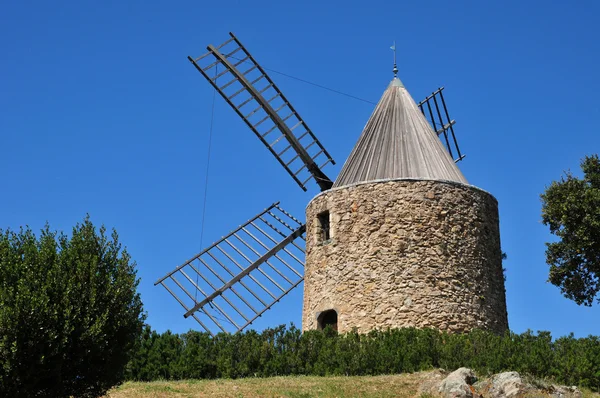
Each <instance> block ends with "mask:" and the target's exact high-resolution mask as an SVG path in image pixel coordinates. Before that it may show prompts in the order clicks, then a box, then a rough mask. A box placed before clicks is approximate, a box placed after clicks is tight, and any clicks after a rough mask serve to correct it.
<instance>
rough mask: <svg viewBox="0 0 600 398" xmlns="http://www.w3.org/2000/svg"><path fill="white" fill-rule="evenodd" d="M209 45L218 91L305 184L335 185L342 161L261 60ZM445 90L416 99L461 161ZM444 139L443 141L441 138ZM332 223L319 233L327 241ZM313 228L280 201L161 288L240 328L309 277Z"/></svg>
mask: <svg viewBox="0 0 600 398" xmlns="http://www.w3.org/2000/svg"><path fill="white" fill-rule="evenodd" d="M229 35H230V38H229V39H228V40H227V41H225V42H224V43H222V44H220V45H218V46H213V45H209V46H208V47H207V50H208V52H207V53H205V54H204V55H201V56H199V57H197V58H193V57H188V59H189V61H190V62H191V63H192V64H193V66H194V67H195V68H196V69H197V70H198V71H199V72H200V73H201V74H202V76H204V78H205V79H206V80H207V81H208V82H209V83H210V84H211V85H212V86H213V87H214V89H215V90H216V91H217V92H219V94H220V95H221V96H222V97H223V99H224V100H225V101H226V102H227V103H228V104H229V105H230V106H231V108H233V110H234V111H235V112H236V113H237V114H238V115H239V117H240V118H242V120H243V121H244V122H245V123H246V125H247V126H248V127H249V129H250V130H251V131H252V132H253V133H254V134H255V135H256V137H257V138H258V139H259V140H260V141H261V142H262V143H263V144H264V145H265V146H266V148H267V149H268V150H269V152H271V154H272V155H273V156H274V157H275V159H276V160H277V161H278V162H279V164H280V165H281V166H282V167H283V168H284V169H285V170H286V171H287V173H288V174H289V175H290V177H291V178H292V179H293V180H294V181H295V182H296V184H298V186H299V187H300V188H301V189H302V190H304V191H306V190H307V184H310V183H311V182H310V181H311V180H312V181H314V183H316V184H317V185H318V186H319V188H320V189H321V191H322V192H327V191H328V190H330V189H331V188H332V186H333V183H334V180H332V179H331V178H330V177H329V176H327V174H326V173H325V171H324V169H325V168H326V167H327V166H328V165H329V164H335V162H334V160H333V158H332V157H331V155H330V154H329V152H328V151H327V150H326V149H325V147H324V146H323V144H322V143H321V142H320V141H319V140H318V139H317V137H316V136H315V134H314V133H313V132H312V130H311V129H310V128H309V127H308V125H307V123H306V122H305V121H304V119H302V118H301V116H300V114H299V113H298V112H297V111H296V109H295V108H294V107H293V105H292V104H291V103H290V101H289V100H288V99H287V98H286V97H285V96H284V94H283V93H282V92H281V91H280V90H279V88H278V87H277V86H276V84H275V83H274V81H273V80H272V79H271V77H270V76H269V75H268V74H267V72H266V71H265V69H264V68H262V67H261V66H260V65H259V64H258V62H257V61H256V60H255V58H254V57H253V56H252V55H251V54H250V53H249V52H248V50H247V49H246V48H245V47H244V46H243V45H242V43H241V42H240V41H239V39H238V38H237V37H236V36H235V35H234V34H233V33H230V34H229ZM442 91H443V87H441V88H439V89H438V90H436V91H434V92H433V93H432V94H431V95H429V96H427V98H425V99H424V100H423V101H421V102H420V103H418V104H417V106H418V108H419V109H420V111H421V112H422V114H423V115H424V117H425V118H426V119H427V120H428V122H429V124H430V125H431V127H430V129H431V128H432V129H433V131H434V132H435V134H436V135H437V136H438V137H441V138H443V143H444V144H445V147H446V150H447V151H448V153H449V154H450V156H452V159H453V160H454V161H455V162H458V161H460V160H462V159H463V158H464V155H463V154H462V153H461V152H460V149H459V147H458V143H457V141H456V136H455V133H454V127H453V126H454V124H455V121H454V120H452V119H450V116H449V113H448V110H447V107H446V102H445V100H444V97H443V93H442ZM436 140H437V138H436ZM328 223H329V221H328V220H327V221H325V220H324V221H322V224H323V225H321V229H320V232H319V233H321V234H323V238H324V239H325V240H326V239H327V234H328V233H329V232H328V228H329V227H328ZM306 231H307V226H306V224H305V223H304V222H302V221H300V220H299V219H297V218H295V217H294V216H293V215H291V214H290V213H288V212H287V211H286V210H284V209H283V208H282V207H281V206H280V204H279V203H278V202H277V203H273V204H272V205H270V206H268V207H267V208H265V209H264V210H262V211H261V212H259V213H258V214H256V215H255V216H253V217H251V218H250V219H249V220H247V221H246V222H244V223H243V224H241V225H240V226H239V227H237V228H236V229H234V230H233V231H231V232H230V233H229V234H227V235H226V236H224V237H222V238H221V239H219V240H218V241H216V242H214V243H213V244H212V245H210V246H208V247H207V248H206V249H204V250H202V251H201V252H200V253H198V254H197V255H195V256H193V257H192V258H190V259H189V260H187V261H185V262H184V263H183V264H181V265H180V266H178V267H176V268H175V269H173V270H172V271H170V272H169V273H167V274H166V275H165V276H163V277H162V278H160V279H159V280H158V281H157V282H156V283H155V285H161V286H163V287H164V288H165V289H166V290H167V291H168V292H169V293H170V294H171V295H172V296H173V297H174V298H175V300H176V301H177V302H179V304H180V305H181V306H182V307H183V308H184V311H185V312H184V317H186V318H188V317H192V318H194V319H195V320H196V321H197V322H198V323H199V324H200V326H201V327H202V328H203V329H205V330H206V331H207V332H209V333H211V334H213V335H214V333H215V332H238V331H241V330H243V329H244V328H246V327H247V326H248V325H250V324H252V322H254V321H255V320H256V319H257V318H258V317H260V316H261V315H262V314H263V313H264V312H265V311H267V310H269V309H270V308H272V307H273V306H274V305H275V304H276V303H277V302H279V301H280V300H281V299H282V298H283V297H284V296H285V295H286V294H288V293H289V292H290V291H291V290H293V289H294V288H296V287H297V286H298V285H299V284H300V283H301V282H302V281H303V279H304V267H305V263H304V261H305V260H304V259H305V254H306V253H305V252H306V247H305V241H306Z"/></svg>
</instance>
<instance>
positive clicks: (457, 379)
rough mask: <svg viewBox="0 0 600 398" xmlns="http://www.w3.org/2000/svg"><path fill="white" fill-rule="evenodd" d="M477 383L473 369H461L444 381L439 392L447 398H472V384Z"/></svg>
mask: <svg viewBox="0 0 600 398" xmlns="http://www.w3.org/2000/svg"><path fill="white" fill-rule="evenodd" d="M476 381H477V377H476V376H475V373H473V371H472V370H471V369H468V368H459V369H457V370H455V371H454V372H452V373H450V374H449V375H448V377H446V378H445V379H444V380H443V381H442V383H441V384H440V387H439V389H438V392H439V393H440V394H441V395H442V397H445V398H472V397H473V392H472V391H471V384H473V383H475V382H476Z"/></svg>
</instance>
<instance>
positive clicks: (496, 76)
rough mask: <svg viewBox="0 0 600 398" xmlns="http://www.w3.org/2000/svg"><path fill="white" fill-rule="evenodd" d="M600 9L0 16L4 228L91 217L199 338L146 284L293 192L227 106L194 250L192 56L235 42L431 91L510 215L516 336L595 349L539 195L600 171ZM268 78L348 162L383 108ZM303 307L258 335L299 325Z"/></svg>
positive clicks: (202, 103)
mask: <svg viewBox="0 0 600 398" xmlns="http://www.w3.org/2000/svg"><path fill="white" fill-rule="evenodd" d="M598 15H600V4H599V3H597V2H594V1H578V2H570V3H567V2H548V1H543V2H542V1H528V2H517V1H502V2H500V1H498V2H475V1H461V2H446V1H444V2H435V1H429V2H416V1H412V2H382V1H369V2H353V1H328V2H321V1H312V0H311V1H302V2H287V1H278V2H260V1H253V2H238V3H236V2H197V1H196V2H157V1H144V2H142V1H104V2H74V1H73V2H5V3H4V4H3V6H2V20H3V23H2V24H0V50H1V52H0V54H2V55H1V57H2V62H1V63H0V74H1V76H2V83H1V85H0V87H1V89H0V108H1V109H2V112H1V113H0V139H1V140H0V159H2V163H3V167H2V168H1V169H0V176H1V181H2V189H1V193H2V194H1V195H0V228H7V227H10V228H18V227H19V226H21V225H30V226H31V227H32V228H34V229H39V228H41V227H42V226H43V225H44V223H45V222H46V221H48V222H49V223H50V224H51V226H52V227H53V228H55V229H61V230H70V228H71V227H72V226H73V225H74V224H75V223H76V222H78V221H80V220H82V219H83V217H84V216H85V214H86V213H89V214H90V215H91V217H92V221H93V222H95V223H97V224H101V223H104V224H105V225H106V226H108V227H114V228H116V229H117V231H118V232H119V235H120V237H121V240H122V241H123V242H124V244H125V245H126V246H127V247H128V250H129V251H130V252H131V254H132V256H133V257H134V259H135V260H136V261H137V263H138V267H139V276H140V277H141V284H140V292H141V294H142V298H143V301H144V304H145V309H146V310H147V312H148V322H149V323H150V324H151V325H152V327H153V328H155V329H157V330H159V331H164V330H166V329H171V330H174V331H176V332H183V331H186V330H188V329H190V328H194V329H197V328H198V326H197V324H196V323H195V322H194V321H193V320H191V319H189V320H185V319H184V318H183V316H182V310H181V308H180V307H179V306H178V304H177V303H176V302H175V301H174V300H173V299H172V298H171V297H170V296H169V295H168V293H167V292H166V291H164V290H163V289H161V288H157V287H154V286H153V282H154V281H155V280H156V279H157V278H158V277H160V276H162V275H163V274H165V273H166V272H167V271H168V270H170V269H172V268H173V267H175V266H176V265H179V264H180V263H182V262H183V261H185V260H186V259H188V258H189V257H191V256H192V255H193V254H195V253H196V252H198V251H199V250H200V249H201V247H203V246H206V245H208V244H210V243H211V242H213V241H215V240H217V239H218V238H219V237H220V236H222V235H224V234H226V233H227V232H229V230H231V229H233V228H235V227H236V226H238V225H239V224H241V223H242V222H243V221H245V220H246V219H248V218H249V217H250V216H252V215H254V214H255V213H257V212H258V211H260V210H262V209H263V208H265V207H266V206H267V205H269V204H271V203H272V202H274V201H277V200H280V201H281V204H282V206H283V207H284V208H285V209H287V210H289V211H290V212H292V213H293V214H295V215H296V216H297V217H302V218H303V217H304V214H303V213H304V208H305V206H306V204H307V203H308V201H309V200H310V199H311V198H312V197H313V196H314V195H316V194H317V193H318V188H317V186H316V184H313V186H311V189H310V190H309V192H306V193H305V192H302V191H301V190H300V189H299V188H298V187H297V186H296V184H295V183H294V182H293V180H291V179H290V178H289V176H288V175H287V174H286V173H285V171H284V170H283V169H282V168H281V167H280V166H279V165H278V164H277V162H276V161H275V159H273V158H272V156H271V155H270V154H269V153H268V151H267V150H266V149H265V148H264V147H263V146H262V144H261V143H260V142H258V140H257V139H256V138H255V137H254V135H253V134H252V133H251V132H250V131H249V130H248V129H247V128H246V126H245V125H244V124H243V122H242V121H241V120H238V118H237V116H236V115H235V113H234V112H233V111H232V110H231V109H230V108H229V107H228V105H227V104H226V103H225V102H224V101H223V100H222V99H221V98H219V97H217V101H216V105H215V115H214V128H213V140H212V153H211V163H210V170H209V183H208V186H207V188H208V191H207V204H206V206H207V213H206V218H205V227H204V237H203V242H201V241H200V235H201V226H202V225H201V219H202V203H203V195H204V189H205V185H204V176H205V173H206V165H207V143H208V136H209V134H208V133H209V126H210V109H211V104H212V95H213V92H212V88H211V87H210V86H209V84H208V83H207V82H206V81H205V80H204V79H203V78H202V76H201V75H200V74H199V73H198V72H197V71H196V70H195V69H194V68H193V67H192V65H190V63H189V62H188V61H187V59H186V57H187V56H188V55H192V56H198V55H200V54H202V53H204V52H205V50H204V49H205V48H206V45H208V44H218V43H221V42H222V41H224V40H226V39H227V38H228V32H229V31H233V32H234V33H235V34H236V35H237V36H238V37H239V38H240V40H241V41H242V42H243V43H244V44H245V46H246V47H247V48H248V49H249V50H250V52H251V53H252V54H253V55H254V57H255V58H256V59H257V60H258V62H260V63H261V64H262V65H263V66H265V67H268V68H272V69H275V70H277V71H281V72H285V73H287V74H289V75H292V76H297V77H300V78H302V79H306V80H309V81H312V82H315V83H318V84H321V85H324V86H327V87H331V88H334V89H337V90H340V91H343V92H347V93H350V94H352V95H355V96H358V97H361V98H365V99H368V100H370V101H377V100H378V99H379V98H380V96H381V94H382V93H383V90H384V89H385V87H386V86H387V84H388V82H389V80H390V79H391V78H392V74H391V68H392V54H391V51H390V50H389V46H390V45H391V43H392V41H393V40H396V43H397V48H398V66H399V69H400V73H399V75H400V77H401V79H402V80H403V82H404V83H405V85H406V87H407V88H408V90H409V91H410V92H411V94H412V95H413V97H414V98H415V100H417V101H419V100H420V99H422V98H423V97H425V96H426V95H427V94H428V93H430V92H431V91H433V90H434V89H436V88H437V87H439V86H441V85H444V86H445V87H446V90H445V97H446V101H447V103H448V106H449V109H450V113H451V116H452V117H453V118H454V119H456V120H457V125H456V132H457V135H458V138H459V140H460V145H461V149H462V151H463V152H464V153H465V154H466V155H467V158H466V159H465V160H464V161H463V162H461V163H460V167H461V170H462V171H463V173H464V175H465V176H466V178H467V179H468V180H469V182H470V183H472V184H474V185H477V186H479V187H481V188H483V189H485V190H488V191H490V192H491V193H492V194H494V195H495V196H496V198H497V199H498V201H499V206H500V223H501V234H502V235H501V239H502V247H503V250H504V251H506V252H507V254H508V260H507V261H506V263H505V266H506V268H507V282H506V288H507V303H508V315H509V323H510V327H511V329H512V330H514V331H516V332H523V331H525V330H527V329H532V330H549V331H551V332H552V333H553V335H555V336H560V335H565V334H568V333H570V332H574V333H575V335H576V336H586V335H588V334H598V333H599V327H600V306H599V305H596V306H595V307H593V308H587V307H580V306H577V305H576V304H574V303H572V302H571V301H569V300H567V299H566V298H564V297H562V296H561V294H560V292H559V290H558V288H556V287H554V286H552V285H550V284H549V283H547V282H546V279H547V270H548V267H547V265H546V264H545V257H544V250H545V246H544V242H546V241H548V240H549V239H551V236H550V235H549V233H548V230H547V228H546V227H544V226H543V225H542V224H541V222H540V206H541V204H540V200H539V194H540V193H541V192H542V191H543V190H544V187H545V186H546V185H547V184H549V183H550V182H551V181H552V180H555V179H558V178H559V177H560V176H561V174H562V172H563V170H567V169H571V170H573V171H578V170H579V161H580V159H581V158H582V157H583V156H584V155H586V154H591V153H594V152H595V153H598V150H599V148H600V135H599V131H598V124H597V121H598V120H600V105H599V104H600V102H599V98H600V97H598V92H600V82H599V80H598V77H597V65H598V64H599V63H600V40H599V39H600V30H599V28H598V26H597V20H596V19H597V16H598ZM271 77H272V78H273V79H274V80H275V82H276V83H277V84H278V86H279V87H280V89H281V90H282V91H283V92H284V94H285V95H286V96H287V97H288V99H289V100H290V101H291V102H292V103H293V105H294V106H295V107H296V109H297V110H298V111H299V113H300V114H301V115H302V117H303V118H304V119H305V120H306V121H307V123H308V124H309V126H310V127H311V129H312V130H313V131H314V132H315V133H316V135H317V136H318V138H319V139H320V140H321V142H322V143H323V144H324V145H325V147H326V148H327V149H328V150H329V152H330V153H331V154H332V156H333V157H334V159H336V161H337V165H336V166H334V167H329V168H328V169H327V172H328V174H329V175H330V176H336V175H337V173H338V172H339V169H340V168H341V166H342V165H343V163H344V160H345V158H346V157H347V156H348V154H349V153H350V150H351V149H352V147H353V145H354V144H355V142H356V140H357V139H358V136H359V135H360V133H361V130H362V127H363V126H364V124H365V123H366V121H367V119H368V117H369V115H370V113H371V112H372V110H373V105H371V104H368V103H365V102H360V101H357V100H354V99H351V98H348V97H344V96H340V95H337V94H334V93H331V92H328V91H323V90H321V89H319V88H316V87H313V86H310V85H306V84H303V83H301V82H298V81H296V80H292V79H289V78H286V77H283V76H280V75H277V74H272V75H271ZM301 299H302V291H301V289H296V290H295V291H294V292H292V293H291V294H290V295H289V296H288V297H286V298H285V299H284V300H283V301H282V302H281V303H280V304H279V305H277V306H276V307H275V308H274V309H273V310H271V311H269V312H267V313H266V314H265V316H263V317H262V318H261V319H260V320H259V321H258V322H256V323H255V325H254V327H255V328H256V329H259V330H260V329H263V328H265V327H267V326H273V325H278V324H281V323H289V322H294V323H295V324H297V325H299V324H300V319H301Z"/></svg>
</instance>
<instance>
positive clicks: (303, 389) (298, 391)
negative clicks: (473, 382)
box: [106, 371, 600, 398]
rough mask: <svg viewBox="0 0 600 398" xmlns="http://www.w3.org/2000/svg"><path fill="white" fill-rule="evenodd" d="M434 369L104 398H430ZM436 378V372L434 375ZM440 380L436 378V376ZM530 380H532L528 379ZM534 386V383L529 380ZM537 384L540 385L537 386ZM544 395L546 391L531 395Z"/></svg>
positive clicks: (127, 390) (134, 385)
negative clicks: (424, 389)
mask: <svg viewBox="0 0 600 398" xmlns="http://www.w3.org/2000/svg"><path fill="white" fill-rule="evenodd" d="M434 372H435V371H433V372H431V371H429V372H418V373H410V374H409V373H404V374H398V375H388V376H351V377H343V376H341V377H340V376H338V377H316V376H286V377H269V378H248V379H237V380H225V379H218V380H182V381H154V382H149V383H144V382H127V383H125V384H123V385H121V386H120V387H118V388H115V389H113V390H111V391H109V393H108V394H107V396H106V398H138V397H156V398H158V397H160V398H162V397H166V398H171V397H173V398H175V397H178V398H179V397H181V398H183V397H235V398H238V397H244V398H258V397H261V398H262V397H289V398H312V397H322V398H333V397H373V398H375V397H377V398H380V397H381V398H387V397H397V398H405V397H406V398H408V397H410V398H413V397H418V398H429V397H433V395H430V394H427V393H423V392H421V391H420V387H421V386H422V385H423V384H424V383H427V382H432V381H434V380H435V376H436V375H435V374H434ZM437 376H438V377H439V375H437ZM437 380H439V379H437ZM527 381H528V382H531V380H527ZM532 384H534V385H536V383H532ZM536 387H543V386H540V385H536ZM582 392H583V398H600V394H596V393H593V392H591V391H589V390H587V389H582ZM532 396H535V397H546V396H549V394H543V393H542V394H539V395H538V394H534V395H532Z"/></svg>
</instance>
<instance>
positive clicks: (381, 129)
mask: <svg viewBox="0 0 600 398" xmlns="http://www.w3.org/2000/svg"><path fill="white" fill-rule="evenodd" d="M398 178H415V179H427V180H449V181H456V182H460V183H464V184H467V180H466V179H465V177H464V176H463V175H462V173H461V172H460V170H459V169H458V167H457V166H456V164H455V163H454V160H453V159H452V158H451V157H450V154H449V153H448V152H447V151H446V149H445V147H444V144H442V142H441V141H440V140H439V139H438V137H437V135H436V133H435V132H434V131H433V130H432V128H431V126H430V125H429V122H427V119H425V116H423V113H421V110H420V109H419V107H418V106H417V104H416V103H415V101H414V100H413V99H412V97H411V96H410V94H409V93H408V91H407V90H406V88H405V87H404V85H403V84H402V82H401V81H400V79H398V78H397V77H395V78H394V79H393V80H392V81H391V83H390V84H389V86H388V87H387V89H386V90H385V92H384V93H383V96H382V97H381V99H380V100H379V103H378V104H377V106H376V107H375V110H374V111H373V114H372V115H371V117H370V118H369V121H368V122H367V124H366V126H365V128H364V130H363V132H362V134H361V136H360V138H359V139H358V142H357V143H356V145H355V146H354V149H353V150H352V152H351V153H350V156H349V157H348V159H347V160H346V163H344V167H342V171H341V172H340V175H339V176H338V178H337V180H336V181H335V183H334V184H333V187H341V186H346V185H351V184H357V183H361V182H368V181H375V180H383V179H398Z"/></svg>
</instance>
